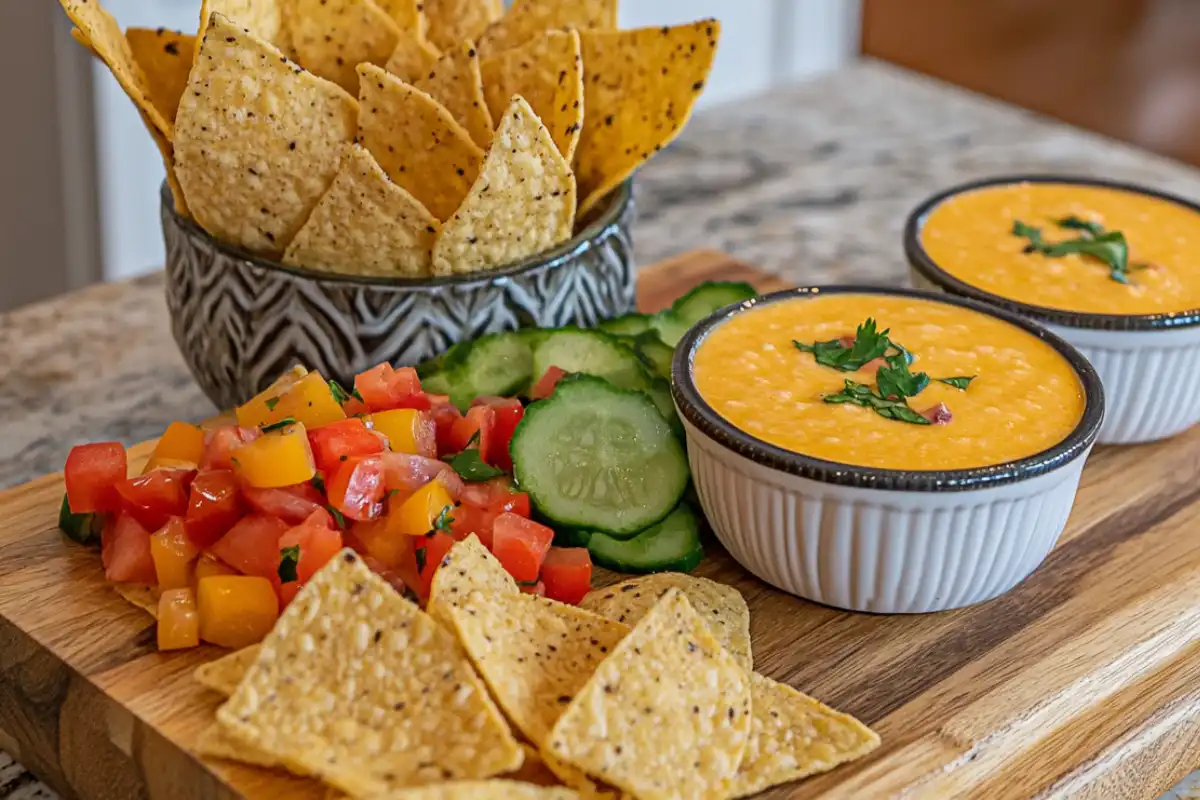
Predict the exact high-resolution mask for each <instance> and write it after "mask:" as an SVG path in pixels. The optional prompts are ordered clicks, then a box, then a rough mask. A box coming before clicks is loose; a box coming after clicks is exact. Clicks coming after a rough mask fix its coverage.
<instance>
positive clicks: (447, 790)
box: [382, 780, 579, 800]
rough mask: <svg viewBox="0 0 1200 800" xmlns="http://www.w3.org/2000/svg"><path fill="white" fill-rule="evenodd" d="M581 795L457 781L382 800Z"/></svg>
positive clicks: (536, 799)
mask: <svg viewBox="0 0 1200 800" xmlns="http://www.w3.org/2000/svg"><path fill="white" fill-rule="evenodd" d="M578 797H579V795H578V794H576V793H575V792H573V791H571V790H570V789H564V788H563V787H561V786H534V785H533V784H530V783H520V782H518V781H506V780H491V781H455V782H452V783H441V784H438V785H437V786H422V787H418V788H416V789H401V790H400V791H398V792H392V793H391V794H389V795H387V797H386V798H383V799H382V800H509V798H511V800H576V798H578Z"/></svg>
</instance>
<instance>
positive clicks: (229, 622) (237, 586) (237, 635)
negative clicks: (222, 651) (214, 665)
mask: <svg viewBox="0 0 1200 800" xmlns="http://www.w3.org/2000/svg"><path fill="white" fill-rule="evenodd" d="M197 595H198V597H199V608H200V638H201V639H203V640H204V641H206V642H209V643H211V644H216V645H220V646H221V647H229V648H232V649H234V650H239V649H241V648H243V647H249V646H250V645H252V644H256V643H257V642H261V641H262V639H263V637H264V636H266V635H267V634H268V633H270V632H271V628H273V627H275V620H276V619H278V618H279V597H278V595H276V594H275V587H274V586H272V585H271V582H270V581H269V580H267V579H266V578H260V577H257V576H253V575H212V576H210V577H207V578H201V579H200V583H199V587H198V589H197Z"/></svg>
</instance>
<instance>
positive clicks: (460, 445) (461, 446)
mask: <svg viewBox="0 0 1200 800" xmlns="http://www.w3.org/2000/svg"><path fill="white" fill-rule="evenodd" d="M495 428H496V411H495V409H492V408H490V407H489V406H473V407H471V408H470V409H468V410H467V415H466V416H465V417H463V418H462V419H457V420H455V421H454V425H453V427H451V429H450V439H449V445H450V452H452V453H461V452H462V451H463V450H466V449H467V448H469V447H476V448H478V449H479V455H480V457H482V458H483V460H484V461H487V456H488V448H490V447H491V444H492V437H493V432H494V431H495ZM493 466H494V465H493Z"/></svg>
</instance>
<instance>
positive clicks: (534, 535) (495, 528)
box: [492, 512, 554, 581]
mask: <svg viewBox="0 0 1200 800" xmlns="http://www.w3.org/2000/svg"><path fill="white" fill-rule="evenodd" d="M553 541H554V531H552V530H551V529H550V528H547V527H546V526H545V525H540V524H538V523H536V522H534V521H532V520H528V519H525V518H524V517H519V516H517V515H516V514H513V513H508V512H506V513H504V514H501V515H500V516H498V517H496V522H495V523H494V524H493V525H492V554H493V555H495V556H496V558H497V560H499V561H500V563H501V564H503V565H504V568H505V569H506V570H508V574H509V575H512V576H513V578H515V579H516V580H518V581H536V580H537V578H538V573H539V572H540V571H541V569H542V561H544V560H545V558H546V553H547V552H548V551H549V550H550V543H551V542H553Z"/></svg>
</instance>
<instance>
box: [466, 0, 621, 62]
mask: <svg viewBox="0 0 1200 800" xmlns="http://www.w3.org/2000/svg"><path fill="white" fill-rule="evenodd" d="M567 28H574V29H576V30H579V31H586V30H600V31H615V30H616V29H617V0H570V2H565V1H564V0H516V2H515V3H513V7H512V8H511V9H509V11H508V13H507V14H505V15H504V16H503V17H501V18H500V19H498V20H496V21H495V22H493V23H492V24H491V25H489V26H488V27H487V29H486V30H485V31H484V32H483V33H482V34H481V35H480V37H479V42H478V44H479V52H480V54H481V55H483V56H485V57H487V56H492V55H495V54H496V53H500V52H502V51H504V50H509V49H511V48H513V47H520V46H521V45H523V44H525V43H526V42H528V41H529V40H530V39H532V38H533V37H535V36H537V35H538V34H539V33H543V32H544V31H552V30H566V29H567Z"/></svg>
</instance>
